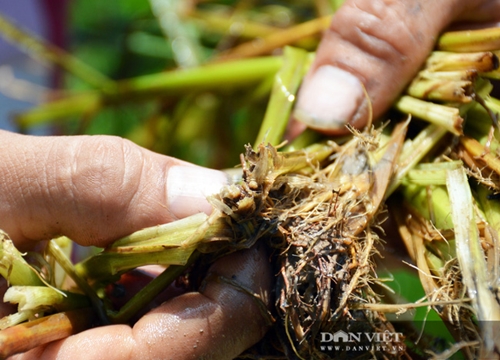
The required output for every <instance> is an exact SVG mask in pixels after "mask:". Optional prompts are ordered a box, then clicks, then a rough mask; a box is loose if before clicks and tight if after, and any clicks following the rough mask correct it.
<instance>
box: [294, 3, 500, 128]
mask: <svg viewBox="0 0 500 360" xmlns="http://www.w3.org/2000/svg"><path fill="white" fill-rule="evenodd" d="M496 21H500V1H498V0H471V1H463V0H442V1H432V0H408V1H392V0H346V2H345V3H344V5H343V6H342V7H341V8H340V9H339V10H338V11H337V13H336V14H335V15H334V17H333V19H332V23H331V25H330V28H329V29H328V30H327V31H326V33H325V35H324V37H323V39H322V42H321V44H320V46H319V48H318V51H317V54H316V59H315V61H314V63H313V65H312V67H311V70H310V72H309V74H308V75H307V77H306V79H305V81H304V83H303V85H302V88H301V90H300V92H299V94H298V97H297V104H296V108H295V111H294V117H295V119H296V120H298V122H294V123H293V125H292V126H291V128H290V134H289V136H290V137H291V138H293V137H294V136H295V135H297V134H298V133H300V132H301V131H302V130H303V129H305V127H306V126H309V127H311V128H313V129H317V130H321V131H323V132H327V133H330V134H339V133H345V132H346V127H345V125H346V124H351V125H353V126H354V127H357V128H361V127H363V126H364V125H366V123H367V121H368V115H369V111H368V106H367V105H368V100H367V96H368V97H369V99H370V102H371V105H372V107H373V117H374V118H377V117H378V116H380V115H381V114H382V113H383V112H384V111H386V110H387V109H388V108H389V107H390V106H391V104H392V103H393V102H394V100H395V98H396V97H397V96H399V94H401V92H402V91H403V90H404V88H405V87H406V86H407V84H408V83H409V82H410V81H411V79H412V78H413V77H414V76H415V74H416V73H417V72H418V70H419V68H420V66H421V65H422V64H423V62H424V61H425V59H426V57H427V56H428V55H429V53H430V51H431V50H432V48H433V46H434V43H435V41H436V39H437V36H438V34H439V33H440V32H441V31H443V30H444V29H445V28H447V27H448V26H450V24H452V23H455V24H457V22H460V23H462V25H463V24H464V23H467V24H468V25H470V26H474V27H477V26H481V25H482V26H486V25H489V26H492V24H491V23H492V22H496ZM469 28H470V27H469ZM365 89H366V94H367V95H365Z"/></svg>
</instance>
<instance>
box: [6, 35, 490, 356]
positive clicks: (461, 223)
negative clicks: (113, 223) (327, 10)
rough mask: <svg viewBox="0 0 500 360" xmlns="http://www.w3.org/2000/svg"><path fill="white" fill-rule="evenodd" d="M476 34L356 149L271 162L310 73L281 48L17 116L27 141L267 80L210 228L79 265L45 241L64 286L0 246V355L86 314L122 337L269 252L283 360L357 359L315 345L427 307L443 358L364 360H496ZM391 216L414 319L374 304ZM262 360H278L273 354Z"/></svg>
mask: <svg viewBox="0 0 500 360" xmlns="http://www.w3.org/2000/svg"><path fill="white" fill-rule="evenodd" d="M259 31H261V30H259ZM472 34H475V35H478V36H479V40H478V39H477V38H475V37H474V36H472V37H471V38H473V39H474V41H462V37H463V34H462V33H460V32H457V33H446V34H444V35H443V36H442V37H441V39H440V40H439V41H438V45H437V49H436V51H435V52H433V53H432V54H431V55H430V56H429V58H428V61H427V62H426V64H425V66H424V68H423V69H422V71H421V72H420V73H419V74H418V75H417V77H416V78H415V79H414V81H413V82H412V83H411V84H410V85H409V86H408V88H407V90H406V93H405V94H402V95H401V97H400V98H399V99H398V100H397V101H396V102H395V104H394V109H396V110H398V111H399V112H400V113H402V114H403V116H402V120H398V119H392V120H393V121H392V122H390V123H389V124H387V123H386V122H385V123H384V124H383V125H380V126H379V127H378V128H373V127H369V128H367V129H364V130H363V131H357V130H354V129H351V130H352V134H351V136H349V137H348V138H345V139H342V140H338V139H337V140H335V139H323V140H322V141H318V142H314V143H312V144H311V143H310V142H309V143H308V140H307V139H309V138H308V136H309V135H308V133H306V134H304V136H302V137H301V138H299V139H298V140H297V141H296V142H295V143H294V144H291V145H290V146H288V147H287V148H280V146H279V145H280V142H281V139H282V137H283V133H284V131H285V127H286V124H287V121H288V118H289V114H290V111H291V108H292V106H293V102H294V99H295V95H296V91H297V88H298V86H299V84H300V81H301V79H302V77H303V76H304V74H305V71H306V70H307V67H308V65H309V64H310V58H311V57H310V55H309V54H308V53H307V51H306V50H302V49H297V48H290V47H287V48H285V50H284V52H283V55H280V56H269V57H261V58H255V59H246V60H234V61H229V60H227V61H226V62H224V63H214V64H211V65H206V66H201V67H196V68H192V69H187V70H182V71H178V72H173V73H165V74H164V76H163V75H162V76H155V77H153V76H145V77H140V78H135V79H130V80H126V81H121V82H116V83H114V85H113V86H109V87H106V90H104V89H98V90H90V91H87V92H84V93H82V94H77V95H71V96H69V97H67V98H65V99H62V100H59V101H55V102H53V103H50V104H47V105H43V106H41V107H40V108H38V109H35V110H33V111H30V112H28V113H25V114H23V115H21V116H20V117H19V121H21V122H22V123H23V124H24V125H26V126H28V125H29V124H33V123H39V122H43V121H46V119H48V118H54V117H57V116H59V115H63V114H64V115H67V114H68V113H67V111H68V110H67V109H69V108H71V109H72V110H71V111H74V112H75V113H78V112H80V113H81V112H84V111H88V110H89V108H92V109H96V108H98V107H101V106H105V105H107V104H111V103H117V102H122V101H125V100H127V99H130V98H131V97H132V98H141V97H144V98H148V97H150V96H157V95H158V94H162V95H165V94H166V93H168V92H175V93H179V92H186V93H187V92H190V91H192V90H199V89H200V88H201V87H203V88H205V89H206V88H210V87H217V86H220V85H224V86H226V85H227V86H231V85H234V86H237V85H238V86H241V84H242V83H243V82H244V81H242V78H238V77H237V76H235V73H234V72H233V73H232V71H240V72H239V74H240V75H241V77H243V79H244V80H245V81H246V80H248V84H250V85H255V84H256V83H258V82H259V81H260V82H261V83H265V80H266V79H267V78H268V77H269V76H270V75H273V76H274V85H273V87H272V92H271V97H270V101H269V105H268V107H267V109H266V114H265V116H264V121H263V123H262V126H261V130H260V132H259V135H258V138H257V141H256V142H255V145H254V146H253V147H252V146H250V145H247V146H246V149H245V154H244V155H242V157H241V167H242V170H241V172H242V174H241V175H240V176H239V177H237V179H236V180H235V181H234V183H233V184H230V185H228V186H227V187H225V188H224V189H223V190H222V191H221V192H220V194H218V195H215V196H213V197H211V198H210V199H209V201H210V202H211V203H212V205H213V207H214V211H213V213H212V215H210V216H207V215H204V214H197V215H194V216H192V217H189V218H186V219H184V220H179V221H176V222H173V223H170V224H165V225H159V226H156V227H153V228H148V229H143V230H140V231H138V232H136V233H134V234H131V235H129V236H127V237H124V238H122V239H118V240H117V241H116V242H115V243H114V244H113V245H111V246H110V247H108V248H106V249H104V250H102V251H101V252H100V253H98V254H97V255H94V256H91V257H89V258H88V259H85V260H83V261H82V262H80V263H77V264H72V263H71V262H70V261H69V260H68V257H67V256H66V255H65V254H64V252H63V251H61V249H60V248H59V247H58V245H57V243H58V241H60V240H61V239H54V240H52V241H51V242H50V243H49V246H48V247H47V254H46V256H45V259H46V258H49V259H55V261H56V262H57V263H58V264H59V266H60V267H59V269H60V270H58V271H63V272H64V273H65V274H67V275H68V277H69V278H71V280H72V282H65V283H63V284H61V283H60V282H57V281H55V280H54V279H55V278H56V277H55V276H52V275H51V274H52V273H53V272H54V271H55V270H54V269H55V267H54V266H51V265H49V262H46V261H44V259H43V258H38V259H37V261H36V262H28V261H27V258H26V257H25V256H23V254H20V253H19V252H18V251H17V250H15V248H14V247H13V245H12V242H11V241H10V240H9V239H8V236H7V235H6V234H2V243H1V244H2V249H1V252H0V271H2V272H1V274H2V276H3V277H5V278H6V279H7V280H8V281H9V284H10V285H11V287H10V289H9V290H8V292H7V294H6V298H5V300H7V301H12V302H15V303H17V304H18V305H19V309H18V312H17V313H16V314H14V315H10V316H9V317H8V320H2V322H0V324H2V327H3V330H0V349H2V350H1V351H2V352H1V353H0V356H1V357H8V356H10V355H12V354H14V353H18V352H23V351H26V350H28V349H29V348H30V347H35V346H38V345H40V344H43V343H44V342H48V341H53V340H55V339H60V338H63V337H66V336H69V335H70V334H72V333H75V332H78V331H81V330H83V329H84V328H86V327H89V326H91V325H92V322H89V317H87V318H86V319H82V318H75V312H74V311H73V310H75V309H86V310H85V311H89V312H92V313H93V314H95V317H96V318H98V319H99V322H100V323H101V324H106V323H130V322H131V319H133V317H134V316H135V315H136V314H137V313H138V312H139V311H140V310H141V309H143V308H144V307H145V306H146V305H147V304H148V303H149V302H150V301H151V300H152V299H153V298H154V297H155V296H156V295H157V294H158V293H159V292H161V291H162V290H163V289H164V288H165V287H166V286H167V285H168V284H170V283H171V282H172V281H174V280H175V279H176V278H178V277H179V276H180V275H181V274H183V273H185V272H186V271H188V272H189V270H190V269H191V266H192V265H193V264H196V263H198V262H199V261H205V262H210V261H212V260H213V259H214V258H217V257H219V256H223V255H225V254H228V253H230V252H233V251H237V250H239V249H243V248H248V247H250V246H252V245H253V244H255V242H257V241H264V242H266V243H267V244H268V246H269V247H272V248H274V249H276V251H275V252H274V253H275V254H277V255H276V256H275V257H274V258H273V264H274V267H275V274H277V278H276V284H275V289H274V291H275V295H276V296H275V298H276V299H275V300H276V302H275V309H274V311H273V317H274V318H275V319H276V321H275V323H274V326H273V331H275V332H276V336H277V337H278V339H279V340H280V341H279V343H280V344H281V345H280V347H281V348H280V349H279V350H280V353H281V354H282V356H283V357H285V356H289V357H291V358H295V357H298V358H301V359H310V358H312V359H328V358H337V357H346V358H347V357H352V356H355V355H359V352H352V351H351V350H349V349H346V348H343V349H340V350H335V349H333V350H332V349H327V350H325V349H323V348H321V336H320V335H321V334H322V333H330V334H333V333H336V332H337V331H340V330H342V331H348V332H352V333H369V334H373V333H377V334H379V333H391V334H398V326H399V324H398V323H397V322H393V321H391V320H390V316H389V315H388V313H399V312H401V310H402V309H409V308H412V307H417V306H427V307H428V308H432V309H434V310H435V311H436V312H437V313H438V315H439V316H440V317H441V318H442V320H443V322H444V323H445V325H446V326H447V327H448V329H449V331H450V334H451V335H452V336H453V338H454V341H455V343H454V344H452V345H450V347H449V348H448V349H447V350H446V351H445V352H442V353H441V355H439V354H437V352H438V349H429V348H427V347H426V345H423V343H422V345H420V344H419V343H418V342H416V343H412V342H410V341H408V340H406V341H405V336H406V335H405V336H403V337H391V339H390V340H388V341H389V342H390V346H389V347H387V348H385V347H379V348H375V349H376V350H373V347H372V346H369V345H374V343H373V342H369V341H368V342H366V343H365V342H360V343H359V344H358V345H359V346H367V348H368V350H367V351H366V354H365V353H363V354H362V355H363V356H364V355H367V354H371V355H372V356H375V357H380V358H401V357H404V356H406V357H408V358H410V357H411V356H412V355H413V354H418V353H419V352H420V354H425V355H429V353H426V351H431V352H434V355H436V356H437V357H438V358H439V356H441V357H442V358H444V357H448V356H450V354H451V353H452V352H455V351H459V350H460V351H462V353H463V354H464V356H465V357H467V358H471V359H473V358H478V357H488V358H498V357H499V354H500V343H499V341H498V339H497V337H496V335H495V334H498V331H497V330H498V329H497V328H496V326H497V325H496V324H497V323H498V320H500V319H499V317H500V305H499V303H498V294H497V292H498V281H499V270H498V269H499V265H500V264H499V262H500V248H499V231H500V228H499V225H500V208H499V206H500V205H498V201H497V199H496V196H497V195H496V194H498V193H499V192H500V183H499V175H500V165H499V162H498V158H497V156H496V151H497V148H498V139H497V137H498V132H499V129H498V113H500V103H499V101H498V100H496V99H494V98H492V97H491V96H490V95H489V93H490V91H491V90H492V87H493V86H492V84H491V83H490V82H489V80H488V79H489V78H492V79H495V78H496V77H497V74H498V58H497V55H495V51H498V50H499V48H500V46H499V45H498V43H499V41H498V31H497V30H494V29H492V30H489V31H488V30H481V31H478V32H472ZM295 40H297V39H294V41H295ZM476 43H480V44H481V45H480V47H479V48H476V47H474V44H476ZM280 46H281V45H280ZM242 56H244V55H242ZM228 69H231V70H230V71H229V70H228ZM228 74H231V76H228ZM68 104H70V105H72V106H68ZM75 104H80V106H76V107H74V106H73V105H75ZM408 115H411V116H410V117H408ZM394 116H395V117H396V115H394ZM410 118H411V120H410ZM422 120H423V122H422ZM304 143H307V146H305V145H303V144H304ZM287 149H289V150H287ZM387 209H388V210H389V211H388V212H387V211H386V210H387ZM388 214H393V215H390V216H391V217H393V218H394V219H395V220H396V223H397V227H398V230H399V233H400V237H401V240H402V242H403V243H404V245H405V247H406V249H407V252H408V255H409V257H410V258H411V260H412V262H413V266H415V267H416V268H418V275H419V278H420V281H421V284H422V287H423V289H424V291H425V299H424V301H422V302H420V303H418V304H416V303H415V304H414V303H412V304H400V303H399V304H398V303H394V304H392V303H389V302H385V303H384V301H385V300H384V297H383V296H382V293H381V292H380V291H379V290H380V289H381V288H383V289H387V288H388V287H387V285H386V284H384V282H383V279H381V278H379V277H378V276H377V271H376V265H375V263H376V261H375V259H376V258H377V256H378V255H379V254H380V253H381V252H383V246H382V244H383V242H384V241H385V240H386V239H385V238H384V232H383V230H381V226H382V223H383V222H384V219H385V218H387V217H388V216H389V215H388ZM151 263H154V264H161V265H164V266H165V271H164V272H163V273H162V274H161V275H160V276H158V277H157V278H156V279H155V280H154V281H152V282H151V283H150V284H149V285H147V286H146V287H145V288H144V289H142V290H141V291H140V292H139V293H137V294H136V296H135V297H134V298H133V299H132V300H130V301H129V302H128V303H127V304H126V305H124V306H123V307H121V308H119V309H115V308H113V307H112V305H110V302H109V301H108V300H109V299H107V297H106V296H107V295H106V291H105V290H104V289H105V288H106V286H107V285H109V284H112V283H114V282H115V281H116V280H117V279H118V278H120V276H122V275H123V274H125V273H126V272H128V271H130V270H133V269H135V268H137V267H140V266H142V265H147V264H151ZM235 286H237V284H236V285H235ZM90 309H92V311H91V310H90ZM56 316H57V318H55V317H56ZM34 318H37V320H34V321H36V322H37V323H36V325H37V326H35V327H28V326H26V323H25V321H26V320H32V319H34ZM54 321H56V322H57V324H58V325H56V326H55V327H54V326H53V325H52V324H53V322H54ZM92 321H94V319H93V320H92ZM28 324H29V323H28ZM45 324H47V325H45ZM407 337H408V339H409V338H410V336H409V335H407ZM265 340H266V339H265ZM265 340H264V341H265ZM372 340H373V338H372ZM21 343H22V344H23V345H21ZM377 344H378V343H377ZM377 344H375V345H377ZM386 345H387V344H386ZM259 349H261V350H262V349H269V351H270V352H273V353H274V352H275V349H274V346H273V349H271V346H269V347H266V346H264V347H260V348H259ZM387 349H389V350H387ZM284 354H287V355H284ZM260 355H262V356H265V355H267V354H260Z"/></svg>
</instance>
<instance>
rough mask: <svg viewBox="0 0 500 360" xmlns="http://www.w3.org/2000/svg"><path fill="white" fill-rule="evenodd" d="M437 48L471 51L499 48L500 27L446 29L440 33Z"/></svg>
mask: <svg viewBox="0 0 500 360" xmlns="http://www.w3.org/2000/svg"><path fill="white" fill-rule="evenodd" d="M436 46H437V48H438V49H439V50H443V51H453V52H473V51H493V50H498V49H500V28H499V27H493V28H487V29H477V30H463V31H448V32H446V33H444V34H443V35H441V36H440V37H439V39H438V42H437V45H436Z"/></svg>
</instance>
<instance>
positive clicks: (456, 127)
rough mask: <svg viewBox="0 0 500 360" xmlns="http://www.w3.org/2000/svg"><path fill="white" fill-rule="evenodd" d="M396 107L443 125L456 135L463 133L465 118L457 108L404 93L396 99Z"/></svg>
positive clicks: (406, 112)
mask: <svg viewBox="0 0 500 360" xmlns="http://www.w3.org/2000/svg"><path fill="white" fill-rule="evenodd" d="M394 107H395V108H396V109H397V110H399V111H401V112H403V113H405V114H411V115H413V116H416V117H418V118H420V119H423V120H426V121H428V122H430V123H432V124H435V125H437V126H441V127H443V128H445V129H446V130H448V131H449V132H451V133H453V134H455V135H461V134H462V132H463V130H462V124H463V121H464V119H463V118H462V117H461V116H460V111H459V109H457V108H453V107H450V106H444V105H439V104H434V103H431V102H427V101H424V100H420V99H416V98H414V97H411V96H407V95H403V96H401V97H400V98H399V99H398V100H396V102H395V104H394Z"/></svg>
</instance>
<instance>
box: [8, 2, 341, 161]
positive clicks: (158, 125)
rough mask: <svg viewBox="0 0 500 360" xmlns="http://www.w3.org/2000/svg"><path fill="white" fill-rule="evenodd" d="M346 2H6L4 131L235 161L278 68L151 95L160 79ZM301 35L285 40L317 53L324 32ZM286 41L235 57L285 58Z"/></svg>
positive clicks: (260, 115) (191, 158) (255, 129)
mask: <svg viewBox="0 0 500 360" xmlns="http://www.w3.org/2000/svg"><path fill="white" fill-rule="evenodd" d="M338 6H339V1H338V0H316V1H313V0H310V1H305V0H302V1H300V0H295V1H257V0H241V1H230V0H226V1H203V0H199V1H196V0H191V1H186V0H183V1H181V0H149V1H148V0H122V1H119V2H105V1H100V0H21V1H15V2H14V1H3V2H1V3H0V15H1V16H2V17H3V19H2V21H1V24H0V31H1V33H3V36H2V38H1V39H0V128H2V129H8V130H11V131H19V132H24V133H31V134H110V135H118V136H122V137H126V138H129V139H130V140H132V141H134V142H136V143H138V144H139V145H141V146H144V147H147V148H149V149H152V150H154V151H157V152H160V153H165V154H169V155H171V156H175V157H178V158H181V159H184V160H187V161H191V162H194V163H197V164H200V165H204V166H209V167H214V168H223V167H232V166H234V165H235V164H237V163H238V162H239V160H238V156H239V153H240V152H241V151H242V149H243V145H244V144H246V143H252V142H253V141H254V140H255V138H256V135H257V132H258V129H259V126H260V123H261V120H262V118H263V114H264V111H265V108H266V104H267V100H268V97H269V92H270V90H271V87H272V74H270V75H269V76H262V77H261V78H258V79H254V80H252V81H248V80H244V77H245V71H246V72H250V71H252V69H248V70H245V69H242V70H241V72H238V73H235V74H234V76H233V80H231V81H229V82H228V84H227V86H226V85H224V84H222V85H221V84H218V85H217V86H215V85H214V86H206V87H205V88H204V89H203V90H199V89H191V90H189V91H184V92H182V94H176V93H175V92H172V91H170V92H162V91H160V92H155V93H154V94H152V93H151V92H148V87H149V86H150V84H152V83H154V82H155V81H160V80H158V79H157V78H155V76H154V75H155V74H162V73H165V72H166V71H170V70H173V69H189V68H196V67H198V66H199V65H202V64H207V63H211V62H215V61H217V59H218V57H220V56H221V55H225V54H227V53H231V51H233V50H234V49H237V48H238V46H239V45H241V44H244V43H247V42H251V41H253V42H254V44H256V48H258V45H259V44H258V41H259V39H262V38H265V37H266V36H269V35H270V34H273V33H274V32H277V31H279V30H281V29H287V28H290V27H293V26H294V25H298V24H301V23H303V22H306V21H308V20H311V19H315V18H318V17H321V16H326V15H329V14H331V13H333V11H334V10H335V8H336V7H338ZM301 31H302V30H300V29H297V31H295V35H294V36H295V37H296V38H298V39H299V40H296V41H294V40H293V39H291V40H287V39H284V40H282V42H287V41H290V42H292V43H293V44H294V46H299V47H302V48H305V49H307V50H314V49H315V47H316V45H317V43H318V41H319V38H320V32H319V31H316V33H313V34H312V35H307V34H305V33H304V34H303V35H301ZM17 32H19V33H20V34H19V33H17ZM32 36H34V37H36V39H38V40H33V38H32ZM5 38H9V40H5ZM40 40H41V41H40ZM52 45H55V46H56V48H53V46H52ZM281 48H282V46H279V44H277V45H276V46H275V47H274V49H272V47H271V48H268V49H263V50H262V49H261V50H259V49H257V51H255V52H254V54H251V53H250V54H245V53H241V54H238V52H236V54H233V57H232V59H235V60H237V59H238V58H245V57H247V58H248V57H252V56H260V55H279V54H280V53H281ZM59 49H63V50H64V52H62V51H60V50H59ZM75 59H76V61H75ZM62 67H65V69H64V70H63V69H62ZM147 75H152V76H149V77H144V76H147ZM228 76H229V77H231V76H232V74H228ZM238 77H241V78H242V81H241V83H238V81H237V80H238ZM123 79H140V80H141V84H142V85H141V86H142V87H141V89H139V90H138V91H135V90H132V94H130V93H129V92H127V91H125V93H126V94H125V95H123V92H118V93H116V92H114V90H113V89H116V86H117V81H120V80H123ZM127 86H129V85H127ZM135 86H136V85H130V87H131V88H134V87H135ZM151 86H152V85H151ZM122 88H123V87H122ZM199 88H201V87H199ZM79 94H80V95H81V94H84V95H82V96H75V95H79ZM102 94H105V95H106V94H107V95H110V94H111V96H107V95H106V96H101V95H102ZM127 94H128V95H127ZM50 103H52V104H53V105H51V106H46V105H45V104H50Z"/></svg>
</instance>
